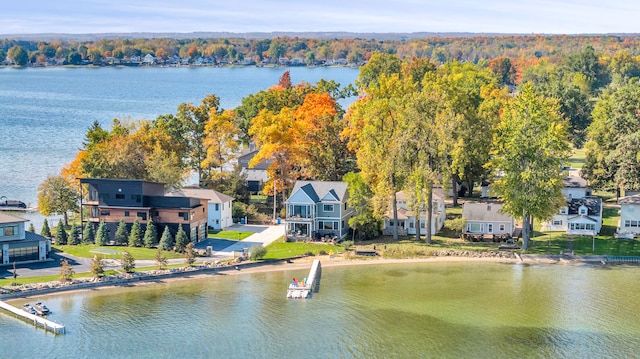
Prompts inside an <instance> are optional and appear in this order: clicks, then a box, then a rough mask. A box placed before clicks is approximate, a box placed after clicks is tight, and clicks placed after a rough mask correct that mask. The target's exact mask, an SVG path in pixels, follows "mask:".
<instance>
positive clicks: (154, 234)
mask: <svg viewBox="0 0 640 359" xmlns="http://www.w3.org/2000/svg"><path fill="white" fill-rule="evenodd" d="M157 245H158V230H157V229H156V225H155V224H154V223H153V220H152V219H151V218H149V222H147V228H146V229H145V231H144V246H145V247H147V248H152V247H155V246H157Z"/></svg>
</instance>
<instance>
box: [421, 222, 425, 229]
mask: <svg viewBox="0 0 640 359" xmlns="http://www.w3.org/2000/svg"><path fill="white" fill-rule="evenodd" d="M420 228H422V229H425V226H424V221H422V222H420Z"/></svg>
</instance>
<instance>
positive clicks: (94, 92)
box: [0, 67, 359, 227]
mask: <svg viewBox="0 0 640 359" xmlns="http://www.w3.org/2000/svg"><path fill="white" fill-rule="evenodd" d="M287 70H289V71H291V80H292V82H293V83H300V82H303V81H304V82H309V83H316V82H317V81H318V80H320V79H325V80H335V81H336V82H339V83H340V84H342V85H343V86H346V85H347V84H349V83H352V82H353V81H354V80H355V79H356V78H357V76H358V73H359V70H358V69H353V68H325V67H318V68H306V67H293V68H256V67H238V68H211V67H206V68H186V67H183V68H175V67H172V68H126V67H125V68H96V69H92V68H62V67H59V68H39V69H37V68H36V69H34V68H27V69H14V68H2V69H0V163H1V164H2V165H1V166H0V196H6V197H7V198H8V199H16V200H22V201H24V202H26V203H28V204H29V205H31V206H36V204H37V188H38V186H39V185H40V183H42V181H44V179H45V178H46V177H47V176H48V175H55V174H58V173H59V171H60V169H61V167H62V166H64V165H65V164H66V163H68V162H70V161H71V160H73V158H74V157H75V155H76V153H77V152H78V150H79V148H80V147H81V146H82V141H83V139H84V135H85V133H86V131H87V129H88V128H89V126H90V125H91V124H92V123H93V121H94V120H98V121H99V122H100V123H101V124H102V125H103V126H105V127H107V128H108V127H110V125H111V122H112V120H113V119H114V118H120V119H127V118H131V119H155V118H156V117H157V116H158V115H161V114H166V113H175V112H176V110H177V108H178V105H179V104H181V103H183V102H193V103H199V102H200V101H202V99H203V98H204V97H205V96H206V95H207V94H216V95H217V96H218V97H219V98H220V102H221V106H222V107H223V108H224V109H232V108H235V107H236V106H238V105H239V104H240V103H241V101H242V98H243V97H246V96H247V95H249V94H252V93H256V92H258V91H260V90H266V89H267V88H269V87H270V86H273V85H275V84H277V83H278V79H279V78H280V76H281V75H282V74H283V73H284V71H287ZM345 105H348V102H347V103H345ZM27 217H28V218H30V217H31V218H37V219H38V220H33V221H34V224H35V225H36V226H37V227H39V226H40V225H41V221H42V220H41V219H40V218H39V217H38V216H37V215H36V216H27Z"/></svg>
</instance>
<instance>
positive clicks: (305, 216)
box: [285, 181, 353, 240]
mask: <svg viewBox="0 0 640 359" xmlns="http://www.w3.org/2000/svg"><path fill="white" fill-rule="evenodd" d="M348 197H349V191H348V190H347V183H346V182H341V181H297V182H296V183H295V185H294V186H293V190H292V191H291V196H289V198H288V199H287V201H286V202H285V207H286V213H287V214H286V218H285V221H286V228H287V240H301V239H314V240H320V239H332V240H340V239H342V238H344V237H345V236H347V234H348V233H349V218H351V216H352V215H353V209H352V208H350V207H349V205H348V204H347V198H348Z"/></svg>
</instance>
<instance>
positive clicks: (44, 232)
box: [40, 218, 51, 238]
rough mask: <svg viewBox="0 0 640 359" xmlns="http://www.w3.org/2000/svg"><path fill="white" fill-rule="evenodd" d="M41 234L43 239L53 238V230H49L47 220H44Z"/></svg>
mask: <svg viewBox="0 0 640 359" xmlns="http://www.w3.org/2000/svg"><path fill="white" fill-rule="evenodd" d="M40 234H41V235H42V236H43V237H47V238H51V229H50V228H49V222H48V221H47V219H46V218H45V219H44V222H42V229H41V230H40Z"/></svg>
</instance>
